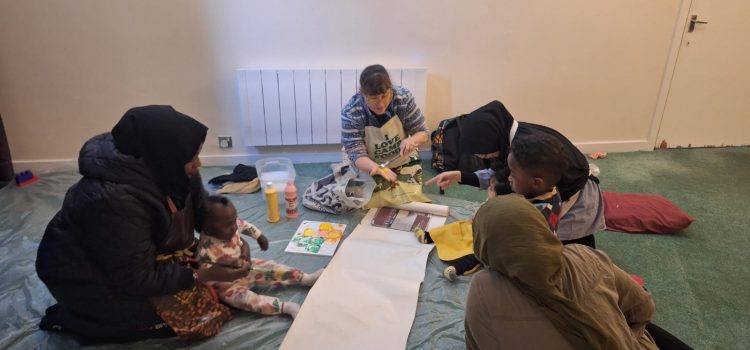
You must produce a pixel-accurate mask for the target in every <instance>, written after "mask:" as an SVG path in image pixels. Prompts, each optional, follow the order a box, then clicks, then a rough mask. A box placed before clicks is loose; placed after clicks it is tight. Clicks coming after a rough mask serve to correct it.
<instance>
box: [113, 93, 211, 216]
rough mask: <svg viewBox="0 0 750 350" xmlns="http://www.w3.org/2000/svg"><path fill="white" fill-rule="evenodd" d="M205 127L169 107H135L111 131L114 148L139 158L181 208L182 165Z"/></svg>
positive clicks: (186, 183)
mask: <svg viewBox="0 0 750 350" xmlns="http://www.w3.org/2000/svg"><path fill="white" fill-rule="evenodd" d="M207 132H208V128H207V127H206V126H205V125H203V124H201V123H200V122H198V121H197V120H195V119H193V118H191V117H189V116H187V115H185V114H182V113H180V112H178V111H176V110H175V109H174V108H172V106H144V107H134V108H131V109H130V110H128V111H127V112H125V115H123V116H122V118H121V119H120V121H119V122H118V123H117V125H115V127H114V128H113V129H112V136H113V137H114V139H115V146H116V147H117V149H118V150H119V151H120V152H121V153H124V154H128V155H131V156H133V157H136V158H142V159H143V161H144V162H145V163H146V166H148V168H149V169H150V170H151V172H152V174H153V176H154V177H155V178H156V182H157V185H158V186H159V188H161V189H162V190H163V191H164V193H165V194H166V195H168V196H169V197H170V198H171V199H172V201H173V202H174V203H175V205H176V206H177V207H178V208H179V209H182V208H183V207H184V206H185V198H186V197H187V195H188V193H189V192H190V178H189V177H188V175H187V174H185V164H187V163H188V162H190V161H191V160H192V159H193V157H194V156H195V155H196V154H197V153H198V151H199V149H200V146H201V144H202V143H203V141H204V140H205V139H206V133H207Z"/></svg>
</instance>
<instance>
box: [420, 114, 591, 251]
mask: <svg viewBox="0 0 750 350" xmlns="http://www.w3.org/2000/svg"><path fill="white" fill-rule="evenodd" d="M459 127H460V132H461V134H460V136H459V141H458V143H459V144H458V149H459V151H460V152H461V153H462V154H467V155H469V154H473V155H476V156H477V157H480V158H483V159H490V160H492V162H491V163H492V164H493V165H492V168H490V169H483V170H479V171H477V172H474V173H471V172H461V171H458V170H453V171H445V172H442V173H440V174H438V175H437V176H435V177H434V178H432V179H430V180H427V182H425V183H426V184H431V183H434V184H437V185H438V186H440V188H442V189H445V188H448V187H450V186H451V185H453V184H455V183H460V184H466V185H472V186H476V187H479V188H483V189H486V188H487V187H488V186H489V183H490V179H491V178H492V177H494V178H495V179H496V180H497V182H498V185H497V186H496V188H497V189H498V194H507V193H509V192H510V191H511V190H510V186H509V185H508V176H509V175H510V170H509V169H508V163H507V158H508V151H509V149H510V144H511V143H512V142H513V140H514V139H515V138H516V137H519V136H520V137H523V136H528V135H535V134H545V135H548V136H550V137H552V138H555V139H557V140H558V141H560V143H561V144H562V145H563V150H564V153H565V157H566V158H567V163H568V169H567V170H566V171H565V172H564V173H563V176H562V178H561V179H560V181H558V182H557V184H556V187H557V190H558V191H559V192H560V197H561V198H562V201H563V203H562V212H561V213H560V214H561V215H560V223H559V224H558V228H557V235H558V237H559V239H560V240H561V241H562V242H563V244H569V243H580V244H585V245H588V246H590V247H592V248H596V243H595V241H594V233H595V232H597V231H601V230H603V229H604V228H605V226H604V207H603V202H602V196H601V190H600V189H599V185H598V179H596V178H594V177H593V176H590V174H589V164H588V161H587V160H586V157H585V156H584V155H583V154H582V153H581V151H579V150H578V148H577V147H576V146H575V145H573V143H572V142H570V140H568V139H567V138H566V137H565V136H563V135H562V134H560V133H559V132H557V131H556V130H553V129H551V128H548V127H546V126H543V125H537V124H532V123H524V122H519V121H516V120H515V118H513V116H512V115H511V114H510V112H508V110H507V109H506V108H505V106H504V105H503V104H502V103H500V102H499V101H492V102H490V103H488V104H486V105H484V106H482V107H481V108H479V109H477V110H475V111H473V112H471V113H470V114H468V115H467V116H466V117H465V118H463V119H461V122H460V124H459Z"/></svg>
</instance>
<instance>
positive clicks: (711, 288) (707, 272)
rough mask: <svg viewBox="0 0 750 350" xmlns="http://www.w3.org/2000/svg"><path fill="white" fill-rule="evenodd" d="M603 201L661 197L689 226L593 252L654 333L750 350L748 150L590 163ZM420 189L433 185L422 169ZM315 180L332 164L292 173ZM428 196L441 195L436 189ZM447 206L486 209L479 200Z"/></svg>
mask: <svg viewBox="0 0 750 350" xmlns="http://www.w3.org/2000/svg"><path fill="white" fill-rule="evenodd" d="M591 162H593V163H594V164H596V165H598V166H599V168H600V169H601V175H600V176H599V177H600V179H601V187H602V189H603V190H605V191H618V192H639V193H652V194H659V195H662V196H664V197H666V198H668V199H670V200H671V201H672V202H674V203H675V204H677V205H678V206H679V207H680V208H682V209H683V210H684V211H686V212H687V213H689V214H690V215H691V216H693V217H694V218H695V222H693V224H692V225H691V226H690V227H688V228H687V229H685V230H684V231H683V232H681V233H679V234H677V235H653V234H626V233H615V232H608V231H605V232H601V233H598V234H597V236H596V239H597V247H598V248H600V249H601V250H603V251H605V252H607V253H608V254H609V255H610V256H611V257H612V259H613V260H614V261H615V262H616V263H617V264H618V265H619V266H620V267H622V268H623V269H625V270H626V271H628V272H630V273H634V274H636V275H638V276H640V277H642V278H643V279H644V280H645V282H646V288H648V290H650V291H651V292H652V293H653V297H654V300H655V301H656V315H655V317H654V320H653V321H654V323H656V324H658V325H659V326H661V327H662V328H665V329H667V330H669V331H670V332H672V333H673V334H675V335H677V336H678V337H679V338H681V339H682V340H683V341H685V342H686V343H688V344H690V345H691V346H693V347H694V348H696V349H750V312H748V311H750V297H748V294H750V255H749V254H748V251H749V250H750V235H749V234H750V219H749V218H748V205H747V204H746V203H745V202H744V199H748V198H750V181H748V179H747V174H750V148H748V147H744V148H713V149H673V150H657V151H654V152H634V153H614V154H610V155H609V157H607V158H605V159H599V160H596V161H593V160H592V161H591ZM423 166H424V170H425V179H428V178H430V177H432V176H434V174H435V172H434V171H433V170H432V169H431V168H430V165H429V160H425V161H424V162H423ZM295 168H296V170H297V173H298V174H300V175H302V176H310V177H315V178H320V177H323V176H325V175H326V174H328V173H330V168H329V167H328V164H295ZM425 192H427V193H437V192H438V189H437V187H435V186H426V187H425ZM445 195H446V196H450V197H455V198H461V199H466V200H470V201H476V202H482V201H484V200H485V198H486V193H485V192H484V191H481V190H478V189H476V188H474V187H470V186H453V187H451V188H449V189H448V190H447V191H446V193H445Z"/></svg>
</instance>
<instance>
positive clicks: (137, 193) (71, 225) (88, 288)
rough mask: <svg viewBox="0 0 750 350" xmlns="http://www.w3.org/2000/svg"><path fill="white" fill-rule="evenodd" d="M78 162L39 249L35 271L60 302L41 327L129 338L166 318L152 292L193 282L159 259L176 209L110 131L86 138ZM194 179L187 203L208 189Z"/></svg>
mask: <svg viewBox="0 0 750 350" xmlns="http://www.w3.org/2000/svg"><path fill="white" fill-rule="evenodd" d="M79 170H80V173H81V175H83V178H82V179H81V180H80V181H78V183H76V184H75V185H73V186H72V187H71V188H70V189H69V190H68V192H67V194H66V195H65V199H64V201H63V205H62V209H61V210H60V211H59V212H58V213H57V214H56V215H55V216H54V218H53V219H52V221H51V222H50V223H49V225H48V226H47V229H46V231H45V233H44V237H43V238H42V241H41V243H40V245H39V250H38V252H37V260H36V269H37V274H38V275H39V278H40V279H41V280H42V281H43V282H44V283H45V284H46V285H47V287H48V288H49V290H50V292H51V293H52V295H53V296H54V297H55V299H56V300H57V302H58V304H57V305H53V306H52V307H51V308H50V309H48V310H47V316H45V318H44V319H43V321H42V325H41V327H42V328H43V329H45V328H46V327H49V328H53V329H58V330H65V331H71V332H73V333H76V334H78V335H81V336H84V337H91V338H100V339H115V340H123V339H128V337H129V336H135V334H136V332H135V331H134V330H143V329H148V328H150V327H153V326H154V325H156V324H160V323H162V321H161V319H159V317H158V316H157V315H156V313H155V311H154V309H153V307H152V306H151V305H150V304H149V303H148V301H147V297H150V296H158V295H166V294H174V293H176V292H178V291H180V290H184V289H188V288H190V287H191V286H192V284H193V276H192V271H191V270H190V269H189V268H186V267H182V266H180V265H179V264H178V263H176V262H174V261H163V262H157V261H156V256H157V255H158V254H160V253H170V252H172V251H174V249H173V248H175V247H170V248H169V249H167V248H166V247H164V246H163V245H162V243H164V242H165V241H167V240H168V239H167V238H168V237H167V232H169V226H170V223H171V212H170V210H169V208H168V206H167V202H166V201H165V198H166V195H165V192H164V191H163V190H162V189H161V188H160V187H159V186H158V185H157V180H156V179H155V177H154V176H153V175H152V171H151V170H150V168H149V167H148V166H147V165H146V163H145V162H144V161H143V159H141V158H135V157H133V156H130V155H127V154H123V153H121V152H119V151H118V150H117V148H116V147H115V142H114V138H113V136H112V134H111V133H105V134H101V135H98V136H95V137H94V138H92V139H90V140H89V141H88V142H86V143H85V144H84V146H83V148H82V149H81V152H80V157H79ZM193 182H194V183H196V184H197V185H195V186H193V189H192V190H191V191H190V194H189V195H188V198H190V199H189V202H190V203H189V205H195V203H197V200H198V199H199V198H201V196H202V187H201V186H200V179H199V178H198V179H194V181H193ZM186 202H187V201H186ZM189 234H192V232H190V233H189ZM179 248H187V247H179Z"/></svg>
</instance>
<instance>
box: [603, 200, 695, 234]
mask: <svg viewBox="0 0 750 350" xmlns="http://www.w3.org/2000/svg"><path fill="white" fill-rule="evenodd" d="M602 195H603V196H604V220H605V222H606V224H607V229H608V230H611V231H620V232H634V233H635V232H653V233H676V232H679V231H680V230H682V229H684V228H686V227H688V226H690V224H691V223H692V222H693V220H694V219H693V218H692V217H690V215H688V214H686V213H685V212H684V211H682V209H680V208H678V207H677V206H676V205H674V203H672V202H670V201H669V200H668V199H666V198H664V197H662V196H658V195H654V194H643V193H620V192H602Z"/></svg>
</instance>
